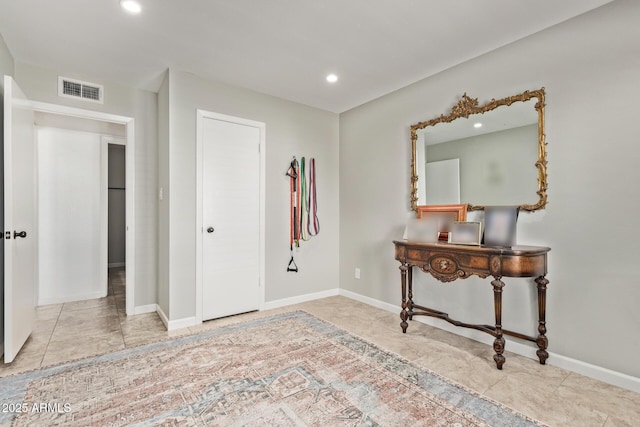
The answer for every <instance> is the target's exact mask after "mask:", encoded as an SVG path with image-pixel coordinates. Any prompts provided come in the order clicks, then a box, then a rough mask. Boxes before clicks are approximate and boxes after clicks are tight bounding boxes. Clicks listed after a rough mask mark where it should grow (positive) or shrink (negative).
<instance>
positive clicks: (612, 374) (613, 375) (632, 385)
mask: <svg viewBox="0 0 640 427" xmlns="http://www.w3.org/2000/svg"><path fill="white" fill-rule="evenodd" d="M339 294H340V295H342V296H344V297H347V298H351V299H353V300H356V301H360V302H362V303H365V304H368V305H371V306H373V307H377V308H380V309H382V310H386V311H389V312H391V313H398V314H399V313H400V306H397V305H394V304H389V303H386V302H384V301H379V300H376V299H373V298H370V297H367V296H364V295H360V294H357V293H355V292H351V291H347V290H345V289H340V290H339ZM414 319H415V320H416V321H418V322H421V323H424V324H427V325H430V326H433V327H435V328H438V329H443V330H445V331H448V332H451V333H454V334H456V335H460V336H463V337H466V338H470V339H472V340H474V341H479V342H481V343H483V344H487V345H490V346H491V345H493V338H491V337H490V336H489V335H487V334H484V333H482V332H480V331H476V330H474V329H467V328H458V327H456V326H454V325H451V324H449V323H448V322H446V321H444V320H441V319H438V318H435V317H428V316H416V317H415V318H414ZM399 327H400V317H398V328H399ZM506 349H507V350H508V351H510V352H512V353H516V354H519V355H520V356H524V357H528V358H531V359H534V360H536V361H538V357H537V356H536V350H537V347H535V348H534V347H531V346H528V345H526V344H523V343H521V342H517V341H514V340H509V342H508V343H507V345H506ZM547 364H548V365H552V366H557V367H559V368H562V369H566V370H568V371H572V372H575V373H577V374H581V375H585V376H587V377H590V378H594V379H597V380H599V381H602V382H605V383H608V384H613V385H615V386H618V387H622V388H625V389H627V390H631V391H635V392H640V378H637V377H633V376H631V375H627V374H623V373H622V372H617V371H612V370H611V369H607V368H603V367H601V366H597V365H592V364H590V363H586V362H583V361H581V360H577V359H572V358H571V357H567V356H563V355H561V354H556V353H553V352H549V359H547Z"/></svg>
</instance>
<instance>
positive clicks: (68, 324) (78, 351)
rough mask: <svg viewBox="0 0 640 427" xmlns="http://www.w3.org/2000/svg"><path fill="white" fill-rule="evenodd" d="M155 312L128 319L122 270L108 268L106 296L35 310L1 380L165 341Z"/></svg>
mask: <svg viewBox="0 0 640 427" xmlns="http://www.w3.org/2000/svg"><path fill="white" fill-rule="evenodd" d="M168 336H169V333H168V332H167V331H166V328H165V326H164V324H163V323H162V321H161V320H160V318H159V317H158V315H157V313H148V314H141V315H137V316H129V317H127V315H126V313H125V269H124V268H111V269H109V286H108V294H107V296H106V297H104V298H98V299H91V300H86V301H76V302H70V303H64V304H53V305H46V306H41V307H37V308H36V324H35V327H34V330H33V333H32V334H31V337H29V339H28V340H27V342H26V344H25V346H24V348H23V349H22V350H21V352H20V353H19V354H18V357H17V358H16V359H15V361H14V362H13V363H11V364H10V365H4V360H1V361H0V363H1V364H0V376H1V377H4V376H7V375H10V374H12V373H15V372H21V371H25V370H30V369H36V368H39V367H40V366H48V365H55V364H58V363H62V362H65V361H69V360H74V359H79V358H82V357H86V356H92V355H96V354H102V353H108V352H111V351H116V350H121V349H123V348H125V347H134V346H137V345H141V344H146V343H148V342H152V341H158V340H161V339H164V338H167V337H168Z"/></svg>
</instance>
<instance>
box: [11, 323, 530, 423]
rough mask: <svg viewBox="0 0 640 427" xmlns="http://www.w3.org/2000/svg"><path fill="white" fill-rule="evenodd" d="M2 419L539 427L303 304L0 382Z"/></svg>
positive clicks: (40, 421) (96, 421) (51, 421)
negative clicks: (291, 309)
mask: <svg viewBox="0 0 640 427" xmlns="http://www.w3.org/2000/svg"><path fill="white" fill-rule="evenodd" d="M0 401H1V402H2V408H0V409H1V410H2V411H1V412H0V425H2V426H5V425H17V426H52V425H65V426H67V425H69V426H71V425H78V426H138V425H139V426H148V425H172V426H173V425H184V426H261V427H262V426H323V427H324V426H455V427H461V426H509V427H515V426H538V425H540V424H538V423H537V422H536V421H534V420H531V419H529V418H526V417H525V416H523V415H521V414H518V413H516V412H514V411H512V410H510V409H508V408H506V407H504V406H502V405H500V404H498V403H495V402H492V401H490V400H488V399H486V398H484V397H482V396H481V395H479V394H476V393H474V392H472V391H470V390H468V389H465V388H463V387H461V386H458V385H455V384H452V383H450V382H448V381H447V380H446V379H444V378H442V377H440V376H438V375H436V374H434V373H431V372H428V371H426V370H424V369H422V368H419V367H417V366H414V365H413V364H411V363H410V362H408V361H406V360H404V359H402V358H401V357H399V356H398V355H395V354H393V353H390V352H388V351H385V350H383V349H381V348H379V347H377V346H375V345H373V344H370V343H368V342H367V341H365V340H363V339H361V338H358V337H356V336H354V335H351V334H350V333H348V332H345V331H344V330H341V329H340V328H338V327H336V326H333V325H331V324H328V323H326V322H324V321H322V320H319V319H317V318H315V317H313V316H312V315H310V314H308V313H305V312H300V311H298V312H292V313H286V314H282V315H276V316H272V317H267V318H263V319H258V320H252V321H247V322H244V323H240V324H237V325H231V326H227V327H222V328H220V329H214V330H210V331H207V332H204V333H200V334H198V335H192V336H186V337H181V338H176V339H171V340H168V341H162V342H158V343H154V344H149V345H145V346H142V347H137V348H131V349H126V350H122V351H119V352H116V353H111V354H107V355H104V356H98V357H92V358H88V359H83V360H79V361H74V362H69V363H66V364H63V365H59V366H54V367H49V368H43V369H39V370H37V371H32V372H27V373H23V374H16V375H13V376H10V377H6V378H2V379H0Z"/></svg>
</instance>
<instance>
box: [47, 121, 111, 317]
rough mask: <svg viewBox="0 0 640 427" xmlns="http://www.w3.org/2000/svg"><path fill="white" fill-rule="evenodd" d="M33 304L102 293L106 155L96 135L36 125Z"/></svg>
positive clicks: (104, 284)
mask: <svg viewBox="0 0 640 427" xmlns="http://www.w3.org/2000/svg"><path fill="white" fill-rule="evenodd" d="M36 135H37V151H38V230H39V239H38V258H39V285H38V305H45V304H59V303H64V302H69V301H80V300H86V299H91V298H100V297H105V296H107V263H108V261H107V253H108V250H107V245H108V237H107V234H108V221H107V213H108V208H107V173H108V172H107V169H108V168H107V157H108V154H107V153H108V151H107V150H108V145H107V143H106V142H105V141H102V139H101V135H100V134H98V133H93V132H79V131H74V130H68V129H59V128H52V127H38V128H37V131H36Z"/></svg>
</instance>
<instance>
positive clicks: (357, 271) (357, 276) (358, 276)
mask: <svg viewBox="0 0 640 427" xmlns="http://www.w3.org/2000/svg"><path fill="white" fill-rule="evenodd" d="M359 278H360V269H359V268H357V267H356V279H359Z"/></svg>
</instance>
